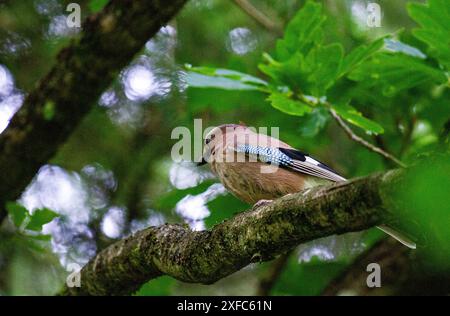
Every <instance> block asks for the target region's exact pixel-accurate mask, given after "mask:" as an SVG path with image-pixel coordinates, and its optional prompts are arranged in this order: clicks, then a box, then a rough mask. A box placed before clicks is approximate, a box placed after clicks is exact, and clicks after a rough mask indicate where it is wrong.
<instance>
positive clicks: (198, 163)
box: [197, 156, 208, 166]
mask: <svg viewBox="0 0 450 316" xmlns="http://www.w3.org/2000/svg"><path fill="white" fill-rule="evenodd" d="M207 163H208V162H207V161H206V160H205V158H204V157H203V156H202V161H200V162H197V166H203V165H206V164H207Z"/></svg>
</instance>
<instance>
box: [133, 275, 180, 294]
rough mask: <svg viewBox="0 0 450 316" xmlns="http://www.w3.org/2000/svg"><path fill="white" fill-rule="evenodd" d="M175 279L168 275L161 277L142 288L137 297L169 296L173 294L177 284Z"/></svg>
mask: <svg viewBox="0 0 450 316" xmlns="http://www.w3.org/2000/svg"><path fill="white" fill-rule="evenodd" d="M175 282H176V281H175V279H174V278H172V277H169V276H167V275H164V276H160V277H159V278H156V279H153V280H150V281H148V282H147V283H145V284H144V285H142V286H141V288H140V289H139V291H137V292H136V294H135V295H136V296H168V295H171V294H172V293H171V292H172V288H173V286H174V284H175Z"/></svg>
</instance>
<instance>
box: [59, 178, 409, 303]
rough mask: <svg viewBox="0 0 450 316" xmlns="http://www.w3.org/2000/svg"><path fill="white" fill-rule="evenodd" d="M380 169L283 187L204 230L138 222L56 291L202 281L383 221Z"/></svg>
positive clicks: (118, 291)
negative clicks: (270, 198) (164, 279)
mask: <svg viewBox="0 0 450 316" xmlns="http://www.w3.org/2000/svg"><path fill="white" fill-rule="evenodd" d="M401 175H402V172H398V171H395V170H394V171H388V172H387V173H384V174H374V175H371V176H368V177H365V178H358V179H354V180H352V181H349V182H344V183H337V184H333V185H328V186H323V187H317V188H313V189H309V190H307V191H304V192H299V193H295V194H290V195H287V196H285V197H282V198H280V199H277V200H275V201H274V202H273V203H271V204H269V205H265V206H262V207H260V208H257V209H254V210H249V211H246V212H243V213H240V214H238V215H236V216H235V217H233V218H231V219H229V220H226V221H224V222H222V223H220V224H218V225H216V226H214V227H213V228H212V229H210V230H205V231H191V230H190V229H189V228H188V227H186V226H184V225H177V224H165V225H162V226H159V227H149V228H146V229H144V230H142V231H140V232H138V233H136V234H135V235H132V236H130V237H127V238H125V239H123V240H121V241H119V242H117V243H115V244H113V245H111V246H110V247H108V248H106V249H105V250H103V251H102V252H100V253H99V254H98V255H97V256H96V257H95V258H94V259H92V260H91V261H90V262H89V263H88V264H87V265H86V266H85V267H84V268H83V269H82V270H81V287H80V288H67V287H66V288H65V289H64V290H63V291H62V292H61V294H64V295H123V294H129V293H132V292H133V291H135V290H137V289H138V288H139V287H140V286H141V285H142V284H143V283H145V282H147V281H148V280H151V279H153V278H155V277H158V276H160V275H164V274H165V275H169V276H172V277H174V278H176V279H178V280H181V281H184V282H193V283H203V284H210V283H213V282H215V281H217V280H220V279H221V278H223V277H226V276H228V275H230V274H232V273H234V272H236V271H238V270H239V269H241V268H243V267H245V266H246V265H248V264H250V263H252V262H260V261H267V260H271V259H273V258H275V257H277V256H278V255H281V254H283V253H285V252H287V251H289V250H291V249H293V248H294V247H295V246H297V245H298V244H300V243H303V242H306V241H309V240H313V239H317V238H321V237H325V236H330V235H333V234H342V233H346V232H352V231H360V230H363V229H367V228H370V227H373V226H375V225H378V224H380V223H383V222H384V221H385V220H387V218H386V216H388V214H389V213H390V212H389V211H388V208H390V207H391V206H392V205H393V204H392V203H393V201H391V199H390V196H389V194H388V193H387V192H388V191H389V190H390V185H391V183H397V181H398V179H399V178H401Z"/></svg>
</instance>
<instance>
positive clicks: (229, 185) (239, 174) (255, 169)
mask: <svg viewBox="0 0 450 316" xmlns="http://www.w3.org/2000/svg"><path fill="white" fill-rule="evenodd" d="M211 167H212V170H213V171H214V172H215V173H216V174H217V176H218V177H219V179H220V181H221V182H222V184H223V185H224V186H225V188H226V189H227V190H229V191H230V192H231V193H232V194H233V195H235V196H236V197H237V198H239V199H241V200H243V201H244V202H247V203H251V204H254V203H256V202H257V201H259V200H271V199H275V198H278V197H281V196H283V195H286V194H289V193H294V192H299V191H301V190H303V189H304V184H305V176H304V175H302V174H300V173H294V172H291V171H288V170H285V169H282V168H278V167H275V166H268V165H267V164H264V163H261V162H215V163H213V164H212V166H211ZM271 171H272V172H271Z"/></svg>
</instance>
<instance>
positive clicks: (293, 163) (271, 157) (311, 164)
mask: <svg viewBox="0 0 450 316" xmlns="http://www.w3.org/2000/svg"><path fill="white" fill-rule="evenodd" d="M235 151H236V152H240V153H244V154H246V155H248V156H250V155H253V156H256V157H257V159H258V161H261V162H265V163H269V164H274V165H279V166H280V167H283V168H286V169H289V170H292V171H296V172H301V173H304V174H308V175H311V176H314V177H318V178H323V179H327V180H330V181H345V180H346V179H345V178H344V177H342V176H340V175H339V174H338V173H337V172H336V171H334V170H333V169H331V168H330V167H328V166H327V165H325V164H324V163H322V162H320V161H317V160H315V159H314V158H312V157H310V156H308V155H307V154H305V153H303V152H301V151H299V150H295V149H290V148H281V147H276V148H275V147H261V146H253V145H238V146H236V148H235Z"/></svg>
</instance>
